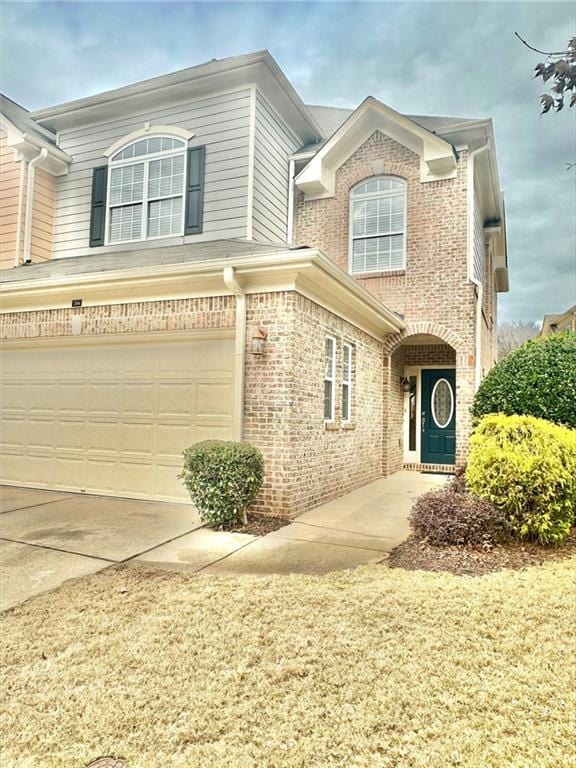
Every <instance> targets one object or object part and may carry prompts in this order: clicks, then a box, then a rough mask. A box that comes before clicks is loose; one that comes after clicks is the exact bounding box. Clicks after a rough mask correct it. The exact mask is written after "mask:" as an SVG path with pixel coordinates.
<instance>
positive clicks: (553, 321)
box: [540, 304, 576, 336]
mask: <svg viewBox="0 0 576 768" xmlns="http://www.w3.org/2000/svg"><path fill="white" fill-rule="evenodd" d="M573 315H576V304H574V306H572V307H570V309H567V310H566V311H565V312H560V314H557V315H544V319H543V320H542V328H541V330H540V335H541V336H546V335H547V334H549V333H553V332H554V329H555V328H556V327H557V326H559V325H562V321H564V320H565V321H567V320H568V319H569V318H571V317H572V316H573Z"/></svg>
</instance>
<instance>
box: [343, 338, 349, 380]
mask: <svg viewBox="0 0 576 768" xmlns="http://www.w3.org/2000/svg"><path fill="white" fill-rule="evenodd" d="M350 358H351V348H350V346H349V345H348V344H344V346H343V347H342V379H343V381H347V382H348V381H350V368H351V366H350V363H351V359H350Z"/></svg>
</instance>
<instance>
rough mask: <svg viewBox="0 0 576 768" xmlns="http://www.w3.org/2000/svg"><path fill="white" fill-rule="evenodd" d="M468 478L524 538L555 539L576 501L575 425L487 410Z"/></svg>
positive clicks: (565, 532)
mask: <svg viewBox="0 0 576 768" xmlns="http://www.w3.org/2000/svg"><path fill="white" fill-rule="evenodd" d="M470 448H471V450H470V456H469V458H468V467H467V470H466V481H467V483H468V487H469V489H470V491H471V492H472V493H474V494H476V495H477V496H479V497H480V498H482V499H485V500H486V501H489V502H491V503H492V504H494V505H495V506H496V507H497V508H498V509H499V510H501V512H503V513H504V515H505V516H506V522H507V526H508V528H509V529H510V531H511V532H512V533H513V534H514V535H515V536H516V537H518V538H520V539H534V540H537V541H539V542H540V543H541V544H556V543H558V542H560V541H562V539H564V538H565V537H566V536H567V535H568V533H569V532H570V528H571V526H572V523H573V518H574V509H575V505H576V431H574V430H572V429H568V428H567V427H562V426H559V425H557V424H552V423H551V422H549V421H545V420H544V419H537V418H534V417H533V416H504V415H502V414H491V415H489V416H485V417H484V418H483V419H482V421H481V422H480V424H479V425H478V426H477V428H476V429H475V431H474V434H473V435H472V437H471V440H470Z"/></svg>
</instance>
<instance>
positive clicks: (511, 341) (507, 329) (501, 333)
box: [498, 320, 540, 360]
mask: <svg viewBox="0 0 576 768" xmlns="http://www.w3.org/2000/svg"><path fill="white" fill-rule="evenodd" d="M539 333H540V327H539V326H538V325H536V323H532V322H530V321H526V320H520V321H516V320H513V321H508V322H506V323H501V324H500V325H499V326H498V360H502V359H503V358H504V357H506V355H509V354H510V352H512V351H513V350H515V349H518V347H521V346H522V344H524V342H526V341H528V340H529V339H533V338H534V336H538V334H539Z"/></svg>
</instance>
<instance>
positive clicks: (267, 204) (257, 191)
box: [253, 92, 299, 242]
mask: <svg viewBox="0 0 576 768" xmlns="http://www.w3.org/2000/svg"><path fill="white" fill-rule="evenodd" d="M255 130H256V134H255V147H254V150H255V151H254V193H253V194H254V205H253V232H254V239H255V240H264V241H267V242H286V237H287V227H288V165H289V160H288V157H289V155H291V154H292V153H293V152H295V151H296V149H298V146H299V141H298V140H297V139H296V137H295V136H294V135H293V134H292V133H291V131H290V130H289V129H288V128H287V126H286V125H285V123H284V122H283V121H282V120H281V118H279V117H278V115H277V114H276V112H275V111H274V110H273V108H272V107H271V106H270V105H269V104H268V102H267V101H266V100H265V99H264V97H263V96H262V95H261V94H260V93H259V92H257V94H256V127H255Z"/></svg>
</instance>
